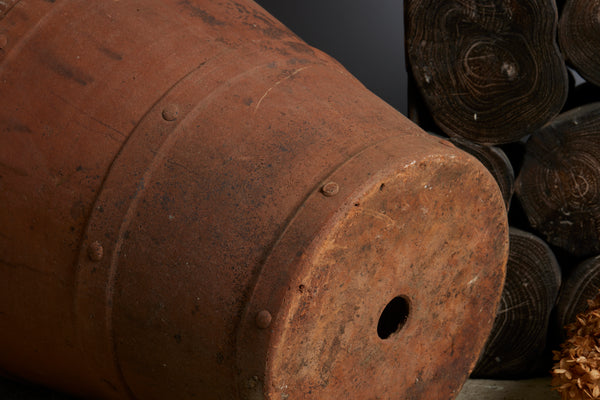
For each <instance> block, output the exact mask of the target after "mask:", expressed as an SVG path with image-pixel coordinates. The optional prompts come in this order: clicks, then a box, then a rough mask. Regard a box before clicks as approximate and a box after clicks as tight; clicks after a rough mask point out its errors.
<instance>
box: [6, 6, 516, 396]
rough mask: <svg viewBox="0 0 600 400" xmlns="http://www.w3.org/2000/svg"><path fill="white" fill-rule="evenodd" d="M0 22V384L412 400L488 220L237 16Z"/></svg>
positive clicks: (440, 145) (421, 137)
mask: <svg viewBox="0 0 600 400" xmlns="http://www.w3.org/2000/svg"><path fill="white" fill-rule="evenodd" d="M4 3H5V4H8V6H5V7H4V8H0V47H1V49H0V93H1V96H0V368H1V369H2V370H3V371H4V373H5V374H7V375H10V376H14V377H19V378H24V379H27V380H32V381H35V382H39V383H42V384H45V385H49V386H52V387H55V388H58V389H60V390H64V391H68V392H71V393H75V394H79V395H83V396H86V397H98V398H107V399H108V398H110V399H112V398H114V399H130V398H136V399H165V398H177V399H188V398H189V399H191V398H198V399H263V398H265V399H273V400H274V399H277V400H280V399H332V398H344V399H367V398H368V399H373V398H378V399H398V398H405V399H409V398H410V399H432V398H449V397H452V396H453V394H455V393H456V392H457V391H458V389H459V388H460V386H461V385H462V383H463V381H464V380H465V379H466V377H467V374H468V372H469V371H470V369H471V368H472V367H473V364H474V362H475V360H476V358H477V356H478V354H479V351H480V350H481V348H482V347H483V344H484V341H485V339H486V336H487V334H488V333H489V330H490V329H491V326H492V322H493V317H494V312H495V310H496V306H497V303H498V300H499V297H500V291H501V287H502V283H503V279H504V266H505V262H506V257H507V243H508V235H507V224H506V214H505V210H504V206H503V201H502V196H501V194H500V192H499V190H498V188H497V186H496V183H495V182H494V179H493V178H492V177H491V176H490V175H489V173H488V172H487V171H486V170H485V169H484V168H483V167H482V166H481V164H479V163H478V162H477V161H475V160H474V159H473V158H472V157H470V156H468V155H466V154H465V153H463V152H461V151H459V150H457V149H456V148H455V147H453V146H452V145H450V144H448V143H447V142H446V141H443V140H441V139H438V138H434V137H431V136H429V135H427V134H426V133H425V132H423V131H421V130H420V129H419V128H417V127H416V126H415V125H413V124H412V123H411V122H410V121H408V120H407V119H406V118H405V117H403V116H402V115H401V114H399V113H397V112H396V111H395V110H394V109H392V108H391V107H390V106H388V105H387V104H385V103H384V102H383V101H381V100H380V99H379V98H377V97H376V96H374V95H373V94H371V93H370V92H369V91H367V90H366V89H365V88H364V87H363V86H362V85H361V84H360V83H359V82H358V81H356V80H355V79H354V78H353V77H352V76H351V75H349V74H348V72H346V71H345V70H344V69H343V68H342V67H341V66H340V65H339V64H338V63H337V62H335V61H334V60H333V59H331V58H330V57H328V56H326V55H325V54H323V53H321V52H319V51H318V50H316V49H314V48H311V47H309V46H308V45H307V44H305V43H303V42H302V41H301V40H300V39H298V38H297V37H296V36H294V35H293V34H292V33H291V32H290V31H288V30H287V29H286V28H285V27H284V26H282V25H281V24H280V23H278V22H277V21H275V20H274V19H273V18H272V17H270V16H269V15H268V14H267V13H266V12H265V11H264V10H262V9H261V8H259V7H258V6H256V5H255V4H254V3H252V2H251V1H246V0H238V1H230V0H222V1H219V2H217V1H210V0H202V1H200V0H198V1H193V0H185V1H167V0H163V1H159V0H144V1H141V0H139V1H134V0H128V1H109V0H98V1H94V2H86V1H69V0H63V1H41V0H37V1H35V0H31V1H15V0H13V1H9V2H8V3H7V2H4Z"/></svg>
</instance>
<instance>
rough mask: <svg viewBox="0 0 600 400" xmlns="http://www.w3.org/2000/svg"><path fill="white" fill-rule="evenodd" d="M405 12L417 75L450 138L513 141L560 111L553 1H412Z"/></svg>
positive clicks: (562, 93)
mask: <svg viewBox="0 0 600 400" xmlns="http://www.w3.org/2000/svg"><path fill="white" fill-rule="evenodd" d="M406 10H407V12H406V25H407V43H406V45H407V53H408V57H409V61H410V64H411V68H412V72H413V75H414V78H415V80H416V82H417V84H418V86H419V87H420V89H421V91H422V93H423V97H424V98H425V101H426V103H427V104H428V106H429V108H430V110H431V113H432V115H433V117H434V119H435V120H436V123H437V124H438V125H439V126H440V128H441V129H443V130H444V132H446V134H448V135H449V136H460V137H464V138H467V139H470V140H473V141H476V142H479V143H488V144H499V143H508V142H512V141H516V140H518V139H519V138H521V137H523V136H525V135H527V134H529V133H531V132H532V131H534V130H536V129H537V128H539V127H541V126H542V125H543V124H545V123H546V122H548V121H549V120H550V119H552V118H553V117H554V116H556V114H557V113H558V112H559V111H560V110H561V108H562V106H563V104H564V102H565V99H566V95H567V89H568V78H567V71H566V67H565V64H564V61H563V59H562V56H561V55H560V53H559V51H558V45H557V43H556V41H555V34H556V28H557V9H556V5H555V3H554V0H523V1H519V2H517V1H511V2H508V1H500V0H494V1H492V0H487V1H474V0H470V1H458V0H450V1H438V0H407V2H406Z"/></svg>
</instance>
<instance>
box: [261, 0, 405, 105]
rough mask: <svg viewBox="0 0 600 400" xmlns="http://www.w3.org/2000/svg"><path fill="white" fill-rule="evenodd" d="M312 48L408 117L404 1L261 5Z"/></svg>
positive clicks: (278, 0)
mask: <svg viewBox="0 0 600 400" xmlns="http://www.w3.org/2000/svg"><path fill="white" fill-rule="evenodd" d="M257 3H259V4H260V5H261V6H262V7H264V8H265V9H266V10H267V11H269V12H270V13H271V14H272V15H273V16H275V17H276V18H277V19H279V20H280V21H281V22H283V23H284V24H285V25H286V26H287V27H288V28H290V29H291V30H292V31H294V33H296V34H297V35H298V36H300V37H301V38H302V39H303V40H304V41H306V42H307V43H308V44H310V45H312V46H314V47H317V48H318V49H320V50H323V51H324V52H326V53H327V54H329V55H330V56H332V57H334V58H335V59H337V60H338V61H339V62H340V63H342V64H343V65H344V66H345V67H346V69H348V70H349V71H350V72H351V73H352V74H353V75H354V76H355V77H357V78H358V79H359V80H360V81H361V82H362V83H363V84H364V85H365V86H366V87H367V88H369V89H370V90H371V91H372V92H374V93H375V94H377V95H378V96H379V97H381V98H382V99H383V100H385V101H386V102H387V103H388V104H390V105H391V106H393V107H395V108H396V109H397V110H399V111H400V112H402V113H403V114H405V115H406V110H407V82H408V78H407V73H406V65H405V54H404V12H403V7H404V5H403V4H404V2H403V1H402V0H375V1H373V0H257Z"/></svg>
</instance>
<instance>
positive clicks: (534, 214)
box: [515, 103, 600, 256]
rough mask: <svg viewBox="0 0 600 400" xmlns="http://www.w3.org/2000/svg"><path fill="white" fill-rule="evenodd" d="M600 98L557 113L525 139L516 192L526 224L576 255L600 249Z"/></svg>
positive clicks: (585, 254) (590, 253)
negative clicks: (526, 220) (522, 161)
mask: <svg viewBox="0 0 600 400" xmlns="http://www.w3.org/2000/svg"><path fill="white" fill-rule="evenodd" d="M598 154H600V103H594V104H591V105H588V106H585V107H580V108H576V109H574V110H571V111H569V112H566V113H564V114H562V115H560V116H559V117H558V118H556V119H555V120H553V121H552V123H550V124H548V125H546V126H545V127H543V128H542V129H540V130H539V131H538V132H536V133H535V134H533V135H532V136H531V138H530V139H529V141H528V143H527V149H526V155H525V161H524V163H523V167H522V168H521V172H520V174H519V176H518V178H517V180H516V183H515V192H516V194H517V196H518V197H519V199H520V202H521V204H522V205H523V208H524V210H525V212H526V214H527V217H528V219H529V222H530V224H531V225H532V226H533V227H534V228H535V229H537V230H538V231H539V232H540V233H542V234H543V235H544V236H545V238H546V240H547V241H548V242H549V243H551V244H553V245H555V246H558V247H560V248H562V249H564V250H566V251H568V252H570V253H572V254H574V255H577V256H589V255H593V254H597V253H598V252H600V158H599V157H598Z"/></svg>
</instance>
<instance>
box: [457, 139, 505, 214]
mask: <svg viewBox="0 0 600 400" xmlns="http://www.w3.org/2000/svg"><path fill="white" fill-rule="evenodd" d="M450 141H451V142H452V143H454V145H455V146H456V147H458V148H460V149H462V150H465V151H466V152H468V153H470V154H472V155H473V156H475V158H477V159H478V160H479V161H480V162H481V163H482V164H483V165H484V166H485V167H486V168H487V169H488V171H490V172H491V174H492V175H493V176H494V178H495V179H496V182H497V183H498V187H499V188H500V191H501V192H502V197H503V198H504V204H505V206H506V209H507V210H508V209H509V208H510V200H511V198H512V195H513V191H514V183H515V173H514V171H513V167H512V165H511V163H510V160H509V159H508V157H507V156H506V154H505V153H504V151H502V149H500V148H499V147H496V146H486V145H482V144H478V143H474V142H472V141H470V140H467V139H463V138H457V137H455V138H451V139H450Z"/></svg>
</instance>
